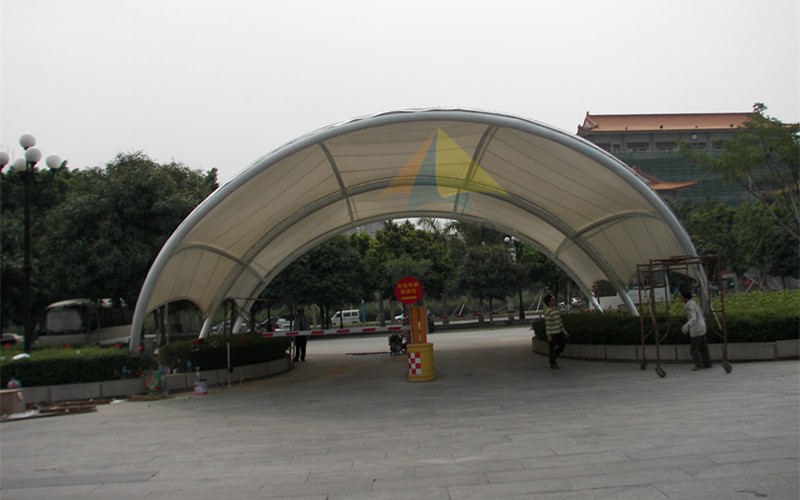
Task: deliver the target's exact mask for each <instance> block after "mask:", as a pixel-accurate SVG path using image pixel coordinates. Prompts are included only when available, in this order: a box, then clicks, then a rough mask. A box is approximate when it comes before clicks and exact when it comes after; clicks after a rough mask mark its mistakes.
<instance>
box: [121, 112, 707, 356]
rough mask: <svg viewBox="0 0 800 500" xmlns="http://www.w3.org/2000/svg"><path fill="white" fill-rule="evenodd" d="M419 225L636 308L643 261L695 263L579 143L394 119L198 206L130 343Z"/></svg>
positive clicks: (442, 120)
mask: <svg viewBox="0 0 800 500" xmlns="http://www.w3.org/2000/svg"><path fill="white" fill-rule="evenodd" d="M423 216H424V217H439V218H449V219H458V220H462V221H466V222H474V223H478V224H482V225H486V226H489V227H492V228H495V229H497V230H499V231H502V232H504V233H506V234H509V235H512V236H515V237H516V238H518V239H519V240H521V241H525V242H527V243H529V244H531V245H534V246H535V247H536V248H538V249H539V250H541V251H542V252H544V253H545V254H546V255H548V256H549V257H550V258H552V259H553V260H554V261H555V262H556V263H557V264H558V265H559V266H561V267H562V268H563V269H564V270H566V271H567V272H568V273H569V274H570V276H571V277H572V278H573V279H574V280H575V281H576V282H577V283H578V284H579V285H580V287H581V288H582V289H583V291H584V292H585V293H589V291H590V290H591V287H592V284H593V283H594V282H596V281H598V280H608V281H609V282H610V283H611V284H612V285H613V286H614V287H615V288H616V289H617V292H618V293H619V294H620V296H621V297H622V298H623V300H625V301H626V303H627V304H628V307H629V308H630V309H632V310H633V304H632V303H631V301H630V300H629V299H628V297H627V294H626V293H625V285H626V284H627V282H628V280H629V279H630V278H631V277H632V276H633V275H634V274H635V273H636V265H637V264H640V263H647V262H648V261H649V260H650V259H662V258H668V257H671V256H676V255H696V252H695V250H694V247H693V246H692V243H691V241H690V239H689V237H688V235H687V234H686V232H685V230H684V229H683V227H682V226H681V224H680V223H679V222H678V220H677V219H676V218H675V216H674V215H673V214H672V212H671V211H670V210H669V208H668V207H667V206H666V204H665V203H664V202H663V201H662V200H661V198H659V196H658V195H656V194H655V192H653V191H652V190H651V189H650V188H649V187H647V185H646V184H645V183H644V182H643V181H642V180H641V179H640V178H639V177H638V176H637V175H636V174H635V173H634V171H633V170H632V169H631V168H629V167H628V166H627V165H625V164H623V163H621V162H620V161H619V160H617V159H616V158H614V157H613V156H611V155H610V154H608V153H606V152H605V151H603V150H601V149H599V148H597V147H596V146H594V145H593V144H591V143H589V142H586V141H584V140H583V139H581V138H579V137H577V136H575V135H573V134H569V133H567V132H564V131H561V130H557V129H554V128H551V127H549V126H547V125H543V124H541V123H537V122H534V121H530V120H526V119H523V118H519V117H514V116H508V115H502V114H497V113H487V112H479V111H471V110H437V109H430V110H412V111H398V112H390V113H385V114H380V115H375V116H370V117H366V118H358V119H355V120H352V121H349V122H345V123H341V124H337V125H334V126H330V127H328V128H325V129H322V130H319V131H316V132H314V133H311V134H309V135H307V136H304V137H301V138H299V139H297V140H295V141H293V142H291V143H289V144H287V145H285V146H283V147H281V148H279V149H277V150H275V151H273V152H272V153H270V154H268V155H266V156H264V157H262V158H261V159H259V160H258V161H256V162H255V163H253V164H252V165H251V166H250V167H248V168H247V169H246V170H244V171H243V172H241V173H240V174H239V175H238V176H237V177H236V178H234V179H233V180H232V181H230V182H228V183H227V184H225V185H223V186H222V187H220V188H219V189H218V190H216V191H215V192H214V193H212V194H211V195H210V196H209V197H208V198H207V199H206V200H204V201H203V202H202V203H201V204H200V205H199V206H198V207H197V208H196V209H195V210H194V211H193V212H192V213H191V214H190V215H189V216H188V217H187V218H186V220H184V221H183V223H182V224H181V225H180V226H179V227H178V229H177V230H176V231H175V232H174V233H173V234H172V236H171V237H170V239H169V240H168V241H167V243H166V244H165V245H164V247H163V248H162V250H161V252H160V253H159V255H158V257H157V258H156V260H155V262H154V263H153V266H152V267H151V269H150V272H149V273H148V275H147V278H146V280H145V283H144V286H143V287H142V291H141V293H140V295H139V300H138V303H137V305H136V311H135V313H134V322H133V325H132V328H133V330H132V332H133V333H134V335H133V338H134V339H137V338H138V337H139V335H138V332H140V331H141V325H142V323H143V319H144V317H145V315H146V314H147V313H149V312H150V311H153V310H154V309H156V308H158V307H160V306H162V305H164V304H167V303H169V302H172V301H175V300H189V301H191V302H193V303H195V304H196V305H197V306H198V307H199V308H200V311H201V313H202V314H203V315H204V318H206V322H205V324H204V327H203V330H204V332H205V331H207V329H208V323H209V321H210V320H209V319H208V318H210V317H212V316H213V314H214V313H215V312H216V310H217V309H218V308H219V307H220V306H221V305H222V304H223V302H224V301H225V300H226V299H227V298H236V299H237V300H240V302H242V301H241V299H239V298H242V297H255V296H257V295H258V294H259V292H260V291H261V290H262V289H263V288H264V287H265V286H266V285H267V284H268V283H269V282H270V280H272V279H273V278H274V277H275V276H276V275H277V274H278V273H279V272H280V271H281V270H282V269H283V268H285V267H286V266H287V265H288V264H289V263H290V262H292V261H293V260H294V259H296V258H297V257H299V256H300V255H302V254H303V253H305V252H307V251H308V250H310V249H312V248H313V247H315V246H317V245H319V244H320V243H322V242H323V241H325V240H326V239H328V238H331V237H333V236H335V235H337V234H340V233H342V232H344V231H347V230H348V229H351V228H355V227H358V226H361V225H364V224H366V223H369V222H374V221H380V220H385V219H397V218H411V217H423ZM243 302H246V300H244V301H243ZM240 305H242V306H246V305H247V304H246V303H241V304H240ZM134 343H135V342H132V344H134ZM132 347H134V346H133V345H132Z"/></svg>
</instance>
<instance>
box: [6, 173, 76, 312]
mask: <svg viewBox="0 0 800 500" xmlns="http://www.w3.org/2000/svg"><path fill="white" fill-rule="evenodd" d="M37 172H39V173H38V174H37V178H40V179H46V178H47V175H49V174H48V173H45V172H42V171H41V169H37ZM72 176H73V173H72V172H70V171H69V170H67V169H66V168H64V167H62V168H60V169H59V170H58V171H57V172H56V173H55V175H54V177H53V178H52V179H50V180H49V181H48V182H46V183H42V184H34V185H33V186H31V187H30V200H31V267H32V270H31V289H32V290H31V306H32V310H33V311H34V320H35V319H36V312H37V311H41V310H42V309H44V307H45V306H46V305H47V304H49V303H51V302H52V300H51V299H52V296H51V295H50V294H49V292H48V291H47V290H46V286H44V285H43V276H45V275H46V274H47V273H46V267H43V265H42V262H41V259H40V257H41V255H42V249H41V245H40V244H39V240H40V239H41V238H42V237H43V236H44V235H46V234H47V226H46V224H45V219H46V216H47V213H48V212H49V211H50V210H52V209H53V208H54V207H56V206H58V205H59V204H60V203H61V202H62V201H63V200H64V198H65V197H66V193H67V190H68V187H69V180H70V178H71V177H72ZM23 190H24V186H23V184H22V183H21V178H20V176H19V174H18V173H17V172H15V171H14V170H13V169H11V168H8V169H6V171H5V172H3V173H0V235H1V236H2V237H0V256H2V257H1V258H0V296H1V297H2V298H3V300H2V301H1V302H0V308H2V309H0V315H1V316H2V324H3V326H4V327H5V326H8V324H9V323H10V322H11V321H12V320H13V321H16V322H17V323H22V308H23V305H22V295H23V287H24V276H23V262H24V248H23V246H24V242H23V232H24V222H23V219H24V192H23Z"/></svg>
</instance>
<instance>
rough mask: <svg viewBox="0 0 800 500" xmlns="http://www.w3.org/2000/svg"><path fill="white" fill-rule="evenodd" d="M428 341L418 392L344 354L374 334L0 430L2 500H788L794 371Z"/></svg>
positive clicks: (371, 361) (798, 422)
mask: <svg viewBox="0 0 800 500" xmlns="http://www.w3.org/2000/svg"><path fill="white" fill-rule="evenodd" d="M430 340H432V341H433V342H434V343H435V345H436V348H435V360H436V370H437V378H436V380H435V381H433V382H429V383H421V384H412V383H409V382H408V381H407V374H406V372H405V366H404V361H405V360H404V359H397V358H391V357H390V356H388V353H387V354H386V355H383V356H381V355H366V356H352V355H349V354H348V353H353V352H377V351H379V350H381V349H387V347H386V341H385V338H377V337H376V338H337V339H331V340H326V341H323V342H312V343H310V345H309V359H308V361H307V362H306V363H304V364H301V365H300V366H298V367H297V369H296V370H294V371H293V372H290V373H288V374H284V375H281V376H278V377H273V378H269V379H263V380H256V381H251V382H247V383H243V384H234V385H233V387H231V388H230V389H227V388H226V387H216V388H214V389H213V390H212V391H211V393H210V394H209V395H208V396H202V397H194V396H193V394H186V393H184V394H177V395H173V397H172V398H171V399H167V400H162V401H155V402H148V403H146V404H142V403H120V404H115V405H110V406H103V407H100V408H98V412H96V413H92V414H83V415H72V416H65V417H54V418H49V419H40V420H29V421H17V422H6V423H3V424H0V452H2V460H1V461H0V496H2V498H3V499H6V498H11V499H14V498H53V497H58V498H120V499H139V498H141V499H153V498H200V499H202V498H226V499H228V498H292V499H295V500H296V499H302V498H314V499H319V500H322V499H326V498H328V499H333V498H346V499H353V498H355V499H358V498H385V499H394V498H403V500H405V499H407V498H433V499H438V498H442V499H445V498H446V499H448V500H455V499H459V498H480V499H485V498H493V497H498V498H510V499H514V498H520V499H522V498H524V499H531V498H536V499H537V500H538V499H542V498H544V499H556V498H558V499H561V498H576V499H594V498H598V499H599V498H614V499H617V498H623V499H624V498H631V499H637V500H639V499H644V500H647V499H651V498H652V499H663V498H671V499H675V498H680V499H684V498H689V499H691V498H703V499H707V498H737V499H743V498H744V499H746V498H755V496H754V494H753V493H752V492H753V491H755V492H761V493H763V494H767V495H769V496H768V497H769V498H777V499H780V498H792V499H795V498H797V497H798V492H799V491H800V487H799V486H798V477H797V476H798V449H799V446H798V444H799V439H800V437H799V436H800V411H798V408H800V397H799V396H800V387H798V386H799V385H800V384H798V383H797V382H798V380H800V377H799V376H798V375H800V364H798V363H797V362H796V361H786V362H771V363H741V364H736V365H735V367H734V370H733V371H732V373H731V374H725V373H724V372H722V371H721V370H719V371H717V370H714V371H708V372H702V373H701V374H699V375H700V376H697V375H698V374H697V373H693V372H691V371H689V370H688V366H686V365H668V366H667V367H666V369H667V372H668V375H667V377H665V378H663V379H662V378H659V377H657V376H655V374H654V373H652V371H651V370H645V371H642V370H639V368H638V366H637V365H635V364H626V363H609V362H585V361H574V360H564V363H563V364H564V368H563V369H562V370H559V371H558V372H555V371H553V370H550V369H549V368H548V367H547V360H546V358H543V357H541V356H539V355H535V354H533V353H532V352H531V350H530V332H529V331H528V330H527V329H526V328H524V329H523V328H515V329H507V330H506V329H496V330H486V331H476V332H464V333H458V334H453V333H448V334H435V335H432V336H431V337H430ZM53 450H58V453H54V452H53ZM148 471H152V472H154V473H156V474H155V475H153V476H152V477H150V478H144V477H138V476H137V474H139V473H142V472H148ZM54 477H57V478H58V480H57V484H56V483H52V485H50V486H48V485H46V484H45V482H46V481H54V479H52V478H54ZM95 477H104V478H105V479H104V480H101V481H104V482H102V483H98V482H97V481H98V480H97V479H94V478H95ZM48 478H51V479H48ZM31 479H33V480H31ZM36 481H39V484H37V483H36ZM87 481H95V482H94V483H92V484H88V483H87ZM84 483H87V484H84Z"/></svg>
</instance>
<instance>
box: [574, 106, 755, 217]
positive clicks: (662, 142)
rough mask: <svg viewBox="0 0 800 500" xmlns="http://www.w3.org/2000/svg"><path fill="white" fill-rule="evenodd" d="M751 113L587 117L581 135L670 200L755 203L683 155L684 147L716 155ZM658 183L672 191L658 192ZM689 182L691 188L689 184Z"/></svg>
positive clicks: (741, 190)
mask: <svg viewBox="0 0 800 500" xmlns="http://www.w3.org/2000/svg"><path fill="white" fill-rule="evenodd" d="M749 117H750V113H681V114H653V115H592V114H590V113H588V112H587V113H586V117H585V118H584V120H583V124H581V125H579V126H578V135H579V136H580V137H583V138H584V139H586V140H588V141H590V142H592V143H594V144H596V145H597V146H599V147H601V148H603V149H605V150H606V151H608V152H610V153H611V154H613V155H614V156H616V157H617V158H619V159H620V160H622V161H623V162H625V163H626V164H627V165H629V166H631V167H633V168H634V169H636V170H637V171H639V172H640V173H643V174H645V177H650V178H651V180H652V181H653V182H649V181H648V182H649V183H650V184H651V186H653V187H654V189H656V190H657V191H658V192H659V193H660V194H661V195H662V196H663V197H664V198H677V199H680V200H685V201H696V202H700V201H706V200H712V201H721V202H725V203H731V204H736V203H741V202H743V201H745V200H747V199H748V198H749V195H748V194H747V192H746V191H745V190H744V189H742V188H740V187H739V186H735V185H733V186H729V185H727V184H726V182H725V181H724V180H723V179H722V177H721V176H719V175H717V174H714V173H712V172H708V171H706V170H704V169H701V168H698V166H697V165H696V164H695V163H694V162H692V161H690V160H688V159H686V158H685V157H684V155H683V154H681V153H680V152H679V151H678V144H679V142H684V143H686V144H689V146H690V147H691V148H692V149H695V150H699V151H704V152H707V153H709V154H712V155H715V154H719V153H720V152H721V146H720V140H727V139H730V138H731V137H732V136H733V132H734V130H736V129H737V128H738V127H740V126H742V125H743V124H744V122H745V121H747V119H748V118H749ZM654 183H660V184H661V186H662V187H663V186H668V187H669V189H661V190H659V189H657V188H656V187H655V185H654ZM687 183H688V184H687Z"/></svg>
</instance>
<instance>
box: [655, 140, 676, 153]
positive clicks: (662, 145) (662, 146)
mask: <svg viewBox="0 0 800 500" xmlns="http://www.w3.org/2000/svg"><path fill="white" fill-rule="evenodd" d="M656 149H657V150H658V151H674V150H675V149H678V143H677V142H675V141H668V142H657V143H656Z"/></svg>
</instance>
